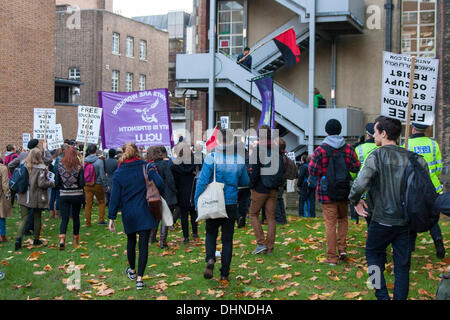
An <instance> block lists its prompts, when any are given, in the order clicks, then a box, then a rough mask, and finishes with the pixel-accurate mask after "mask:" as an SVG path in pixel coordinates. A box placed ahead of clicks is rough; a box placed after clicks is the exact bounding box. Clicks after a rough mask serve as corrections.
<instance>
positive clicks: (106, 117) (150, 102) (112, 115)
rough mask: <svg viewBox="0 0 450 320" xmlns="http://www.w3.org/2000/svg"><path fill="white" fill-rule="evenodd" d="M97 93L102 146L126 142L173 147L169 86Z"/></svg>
mask: <svg viewBox="0 0 450 320" xmlns="http://www.w3.org/2000/svg"><path fill="white" fill-rule="evenodd" d="M98 94H99V106H100V107H101V108H103V118H102V126H101V136H102V144H103V149H111V148H121V147H122V146H123V145H124V144H125V143H127V142H134V143H135V144H136V145H137V146H156V145H164V146H169V145H170V147H171V148H172V147H173V145H174V144H173V138H172V122H171V119H170V109H169V94H168V90H167V89H153V90H146V91H138V92H102V91H100V92H99V93H98Z"/></svg>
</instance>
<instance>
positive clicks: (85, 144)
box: [82, 108, 91, 167]
mask: <svg viewBox="0 0 450 320" xmlns="http://www.w3.org/2000/svg"><path fill="white" fill-rule="evenodd" d="M90 117H91V108H89V109H88V116H87V121H86V129H85V130H86V132H85V135H84V147H83V162H82V165H83V167H84V158H85V157H86V149H87V138H88V129H89V119H90Z"/></svg>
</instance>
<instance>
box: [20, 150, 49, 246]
mask: <svg viewBox="0 0 450 320" xmlns="http://www.w3.org/2000/svg"><path fill="white" fill-rule="evenodd" d="M24 163H25V167H26V168H27V170H28V177H29V178H28V190H27V191H25V192H24V193H19V205H20V214H21V217H22V218H21V221H20V224H19V230H18V231H17V238H16V243H15V249H16V250H19V249H20V248H21V247H22V237H23V234H24V229H25V224H26V222H27V219H28V216H29V213H30V210H31V209H33V215H34V233H33V235H34V241H33V244H34V245H35V246H36V245H41V244H42V241H40V240H39V235H40V233H41V214H42V210H44V209H46V208H47V207H48V192H47V189H48V188H53V187H54V186H55V181H54V180H51V179H50V178H49V171H48V170H47V169H46V166H45V164H44V161H43V160H42V153H41V150H39V149H38V148H34V149H32V150H31V151H30V152H29V154H28V156H27V157H26V159H25V161H24Z"/></svg>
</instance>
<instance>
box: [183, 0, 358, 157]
mask: <svg viewBox="0 0 450 320" xmlns="http://www.w3.org/2000/svg"><path fill="white" fill-rule="evenodd" d="M275 1H276V2H277V3H279V4H281V5H283V6H285V7H286V8H288V9H289V10H291V11H293V12H295V13H296V14H297V16H296V17H294V18H293V19H291V20H289V21H287V22H286V23H285V24H283V25H282V26H280V27H279V28H277V29H276V30H274V31H273V32H272V33H271V34H269V35H267V36H266V37H265V38H263V39H261V40H260V41H259V42H258V43H255V44H254V46H253V48H255V47H257V46H259V45H260V44H261V43H264V42H267V41H268V40H270V39H272V38H274V37H275V36H276V35H278V34H280V33H282V32H283V31H286V30H287V29H289V28H294V31H295V34H296V37H297V44H298V45H299V47H300V48H301V50H303V51H304V49H306V48H307V47H308V45H309V23H308V22H309V21H308V20H309V13H308V8H307V4H308V1H309V0H275ZM316 1H317V2H316V4H317V6H316V12H317V17H316V22H317V23H321V24H322V25H321V26H322V28H321V30H322V31H324V32H325V33H329V34H333V32H334V33H336V31H335V29H337V30H339V31H337V32H339V33H342V34H345V33H358V32H361V31H362V24H361V23H360V20H359V19H361V17H362V19H363V18H364V4H362V6H361V3H362V2H363V1H361V0H339V1H337V0H316ZM330 8H331V9H330ZM330 10H334V12H329V11H330ZM352 10H356V11H358V12H357V14H356V15H355V14H353V13H352V12H351V11H352ZM361 21H362V20H361ZM337 25H339V27H338V28H336V26H337ZM316 39H320V36H319V35H317V34H316ZM210 57H211V56H210V54H208V53H206V54H191V55H187V54H179V55H177V62H176V70H177V74H176V78H177V88H179V89H196V90H207V89H208V82H209V78H210V69H209V68H210V64H209V63H205V61H210ZM252 58H253V66H252V67H253V69H252V70H247V69H245V68H243V67H242V66H240V65H238V64H237V63H236V61H235V60H234V59H231V58H229V57H226V56H225V55H223V54H221V53H216V54H215V79H216V83H215V87H216V88H223V89H228V90H229V91H231V92H233V93H234V94H236V95H237V96H239V97H240V98H241V99H243V100H244V101H247V102H250V92H252V94H253V98H252V99H251V100H252V105H253V106H254V107H255V108H257V109H259V110H261V97H260V94H259V91H258V89H257V87H256V85H255V84H253V88H250V85H251V84H250V82H249V80H250V79H251V78H253V77H256V76H258V75H260V74H262V73H265V72H268V71H274V70H277V69H279V68H281V67H283V65H284V62H283V61H282V57H281V53H280V52H279V50H278V48H277V47H276V45H275V43H274V42H273V41H268V42H267V44H265V45H263V46H261V47H260V48H258V50H256V51H255V52H253V53H252ZM274 100H275V121H276V122H277V123H278V124H279V125H280V126H281V127H280V129H281V130H280V136H282V137H283V139H284V140H285V141H286V144H287V151H293V152H295V153H296V155H297V156H298V155H300V154H302V153H303V152H305V151H306V149H307V148H306V146H305V145H306V143H307V136H306V132H309V128H310V124H309V123H308V117H307V114H308V106H307V104H306V103H304V102H303V101H301V100H300V99H298V98H297V97H296V96H295V95H294V94H293V93H291V92H289V91H288V90H286V89H284V88H283V87H282V86H280V85H279V84H277V83H275V84H274ZM314 112H315V116H314V119H315V120H314V143H315V144H316V145H317V144H320V143H321V141H322V139H323V137H325V136H326V135H327V134H326V132H325V123H326V121H328V120H329V119H331V118H335V119H338V120H339V121H340V122H341V123H342V133H341V134H342V135H343V136H346V137H350V136H358V135H360V130H361V129H360V127H361V123H362V121H363V114H362V112H361V111H359V110H356V109H354V108H339V109H316V110H315V111H314Z"/></svg>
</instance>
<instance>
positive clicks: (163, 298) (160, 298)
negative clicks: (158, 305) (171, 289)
mask: <svg viewBox="0 0 450 320" xmlns="http://www.w3.org/2000/svg"><path fill="white" fill-rule="evenodd" d="M156 300H168V298H167V297H166V296H160V297H158V298H156Z"/></svg>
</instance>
